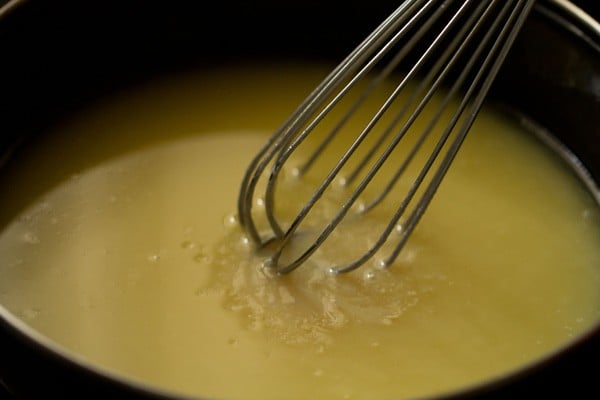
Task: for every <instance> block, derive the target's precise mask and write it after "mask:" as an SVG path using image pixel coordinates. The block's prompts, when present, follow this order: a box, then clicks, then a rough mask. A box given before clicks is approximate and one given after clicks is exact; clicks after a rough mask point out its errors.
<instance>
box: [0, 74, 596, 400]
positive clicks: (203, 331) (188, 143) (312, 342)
mask: <svg viewBox="0 0 600 400" xmlns="http://www.w3.org/2000/svg"><path fill="white" fill-rule="evenodd" d="M326 71H327V69H326V68H325V69H323V68H319V67H314V68H313V67H306V68H304V67H303V68H301V69H300V68H294V67H290V66H285V65H280V66H277V67H276V68H275V67H268V66H260V67H249V68H241V67H240V68H233V69H227V70H221V71H220V72H215V73H213V74H204V75H201V76H188V77H185V78H173V79H166V80H165V81H163V82H156V83H154V84H152V85H148V86H147V87H144V88H141V89H139V91H137V92H135V93H128V94H127V95H124V96H123V97H120V98H116V99H112V100H111V101H109V102H106V103H103V104H98V105H97V107H96V108H94V109H93V110H91V111H89V112H87V113H83V114H82V115H81V116H80V117H79V118H78V119H76V120H72V121H69V122H68V123H65V124H64V125H63V126H60V127H58V128H57V131H56V134H54V135H52V137H51V138H49V139H40V140H39V141H37V142H36V143H34V144H32V145H29V146H26V147H25V148H24V149H23V150H22V151H20V152H18V153H17V154H15V157H13V159H12V160H10V161H9V162H8V163H7V164H6V165H5V166H4V167H3V168H2V169H1V170H0V185H2V187H3V188H10V189H9V190H6V189H5V190H4V191H3V200H2V203H3V206H2V210H0V222H1V224H2V225H1V231H0V254H2V257H1V260H0V303H1V304H2V305H3V306H4V307H6V308H7V309H8V310H9V311H10V312H11V313H13V314H14V315H16V316H18V317H19V318H21V319H22V320H23V321H24V322H25V323H27V324H28V325H30V326H31V327H33V328H35V329H36V330H38V331H39V332H41V333H42V334H43V335H45V336H46V337H47V338H49V339H50V340H52V341H53V342H55V343H56V344H57V345H58V346H60V347H61V348H63V349H65V350H66V351H68V352H70V353H71V354H77V355H78V357H82V358H83V359H84V360H87V361H88V362H90V363H92V364H94V365H97V366H99V367H100V368H101V369H103V370H107V371H111V372H113V373H118V374H121V375H123V376H125V377H127V378H129V379H132V380H134V381H137V382H141V383H143V384H146V385H151V386H152V387H159V388H162V389H165V390H169V391H172V392H174V393H180V394H185V395H192V396H206V397H209V398H218V399H367V398H368V399H386V398H406V397H421V396H428V395H434V394H440V393H443V392H447V391H452V390H457V389H462V388H464V387H466V386H469V385H474V384H479V383H482V382H483V381H486V380H489V379H492V378H494V377H497V376H499V375H503V374H506V373H507V372H510V371H514V370H516V369H519V368H522V367H523V366H525V365H527V364H529V363H531V362H533V361H535V360H538V359H540V358H541V357H544V356H547V355H548V354H550V353H551V352H553V351H555V350H556V349H558V348H560V347H561V346H563V345H565V344H566V343H568V342H569V341H571V340H573V339H575V338H577V337H578V335H580V334H581V333H582V332H585V331H586V330H587V329H589V328H590V326H591V325H592V324H594V323H596V322H597V321H598V319H599V318H600V290H598V287H599V285H600V246H599V243H600V224H599V222H600V213H599V210H598V206H597V204H596V203H595V201H594V200H593V199H592V197H591V196H590V195H589V194H588V192H587V191H586V190H585V189H584V188H583V187H582V185H581V184H580V182H579V181H578V180H577V179H576V178H575V177H574V175H573V173H572V172H571V171H570V170H569V169H568V168H566V167H565V166H564V165H563V163H562V161H559V160H558V158H557V157H556V156H554V155H553V154H551V153H550V152H549V151H547V150H546V149H545V148H544V147H542V146H540V143H539V142H538V140H537V139H536V138H535V137H533V136H532V135H530V134H528V133H526V132H524V130H523V129H522V128H520V127H519V126H518V125H517V124H515V123H514V122H511V121H509V120H508V119H505V118H503V117H501V116H500V115H499V114H495V113H493V112H492V111H490V110H487V111H484V112H483V113H482V114H481V115H480V118H478V120H477V123H476V124H475V126H474V128H473V131H472V132H471V133H470V135H469V136H468V137H467V140H466V141H465V144H464V146H463V148H462V149H461V152H460V154H459V156H458V158H457V159H456V161H455V163H454V164H453V166H452V168H451V170H450V172H449V174H448V176H447V178H446V180H445V181H444V182H443V184H442V187H441V188H440V190H439V192H438V194H437V196H436V198H435V199H434V201H433V203H432V204H431V206H430V208H429V210H428V212H427V214H426V215H425V217H424V218H423V220H422V222H421V224H420V225H419V226H418V228H417V230H416V231H415V234H414V235H413V236H412V237H411V239H410V240H409V242H408V245H407V248H406V249H405V250H404V251H403V252H402V253H401V255H400V257H399V258H398V260H397V261H396V263H395V264H394V265H392V266H391V267H390V268H388V269H385V270H379V269H377V268H375V267H374V266H373V265H372V264H368V265H366V266H364V267H363V268H360V269H359V270H357V271H355V272H353V273H351V274H347V275H343V276H337V277H332V276H329V275H327V274H325V273H323V269H320V268H318V266H317V267H314V266H313V265H310V264H309V265H307V266H303V267H301V268H300V269H299V270H298V271H296V272H294V273H293V274H291V275H289V276H286V277H283V278H277V277H272V276H269V274H265V273H264V271H263V270H262V269H261V267H260V266H261V257H260V256H257V255H256V254H255V253H254V251H253V250H252V247H251V246H250V245H249V244H248V243H247V241H246V240H245V237H244V232H243V231H242V230H241V229H240V228H239V226H238V224H237V223H236V220H235V212H236V200H237V194H238V190H239V184H240V181H241V177H242V174H243V172H244V169H245V167H246V166H247V164H248V162H249V161H250V159H251V158H252V156H253V155H254V154H255V152H256V151H257V150H258V149H259V148H260V147H261V146H262V144H263V143H264V141H265V140H266V138H267V136H268V134H269V133H270V132H271V131H272V130H273V129H275V128H276V127H277V126H278V125H279V123H280V122H281V121H283V120H284V118H285V117H286V116H287V115H288V114H289V113H290V112H291V111H292V110H293V108H294V107H295V106H296V104H298V103H299V102H300V101H301V100H302V98H303V97H304V96H305V95H306V94H307V93H308V91H309V90H310V89H311V88H312V87H313V86H314V85H315V84H316V83H318V81H319V80H320V79H322V77H323V76H324V73H325V72H326ZM285 185H290V186H289V187H288V189H289V190H294V191H295V192H294V193H296V192H297V193H303V192H304V191H307V190H308V188H310V187H312V186H311V184H310V179H307V180H300V181H297V180H293V179H288V180H287V181H285V182H284V189H285ZM290 187H291V189H290ZM289 197H290V198H292V199H291V200H288V203H285V204H284V206H282V207H283V208H284V209H285V208H286V207H288V206H289V207H290V208H293V207H295V206H297V205H298V203H301V199H298V200H294V197H295V196H289ZM295 202H296V203H295ZM283 211H285V210H283ZM384 211H385V210H384ZM385 215H386V213H385V212H381V213H374V214H373V215H371V216H368V217H367V218H368V219H367V220H368V221H369V223H368V224H360V226H358V227H356V230H354V231H352V230H351V231H350V232H349V233H348V234H347V236H345V237H342V238H341V239H339V240H338V241H337V242H336V246H334V250H332V252H333V253H330V254H329V255H328V257H330V258H332V259H335V258H336V257H337V255H341V254H345V253H347V250H349V249H350V248H354V247H356V242H360V240H362V238H363V237H371V236H372V232H371V230H374V229H379V227H380V226H381V224H383V223H385V222H386V221H387V219H386V218H387V217H386V216H385ZM353 229H354V228H353ZM336 252H337V253H336ZM336 254H337V255H336ZM313 267H314V268H313Z"/></svg>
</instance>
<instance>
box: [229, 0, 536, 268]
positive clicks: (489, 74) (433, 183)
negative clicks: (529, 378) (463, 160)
mask: <svg viewBox="0 0 600 400" xmlns="http://www.w3.org/2000/svg"><path fill="white" fill-rule="evenodd" d="M533 4H534V0H487V1H486V0H458V1H454V0H443V1H440V0H406V1H403V2H402V4H401V5H400V6H399V7H398V8H397V9H396V10H395V11H394V12H393V13H392V14H391V15H390V16H389V17H388V18H387V19H386V20H385V21H384V22H383V23H381V25H379V26H378V27H377V28H376V29H375V30H374V31H373V32H372V33H371V34H370V35H369V36H368V37H367V38H366V39H365V40H364V41H363V42H362V43H361V44H360V45H359V46H358V47H356V48H355V49H354V51H352V53H350V54H349V55H348V56H347V57H346V58H345V59H344V60H343V61H342V62H341V63H340V64H339V65H338V66H337V67H336V68H335V69H334V70H333V71H332V72H331V73H330V74H329V75H328V76H327V77H326V78H325V80H324V81H322V82H321V83H320V84H319V85H318V87H317V88H316V89H315V90H314V91H313V92H312V93H311V94H310V95H309V96H308V97H307V98H306V99H305V100H304V102H302V104H301V105H300V106H299V107H298V108H297V109H296V110H295V112H293V113H292V115H291V116H290V117H289V118H288V119H287V120H286V121H285V122H284V123H283V125H282V126H281V127H280V128H279V129H278V130H277V131H276V132H275V133H274V134H273V135H272V136H271V138H270V139H269V140H268V141H267V143H266V145H265V146H264V147H263V148H262V149H261V150H260V151H259V153H258V154H257V155H256V157H255V158H254V159H253V160H252V162H251V163H250V165H249V166H248V169H247V171H246V174H245V176H244V178H243V181H242V185H241V190H240V194H239V200H238V217H239V222H240V224H241V226H242V227H243V228H244V229H245V231H246V232H247V234H248V236H249V237H250V239H251V240H252V241H253V242H254V243H255V245H256V246H257V247H268V248H269V258H268V260H269V265H270V267H271V268H272V269H273V270H274V271H275V272H276V273H277V274H287V273H289V272H291V271H293V270H294V269H296V268H297V267H299V266H300V265H302V264H303V263H304V262H305V261H307V260H308V259H309V258H310V257H311V256H312V255H313V253H314V252H315V251H316V250H317V249H318V248H319V247H320V246H322V245H323V243H325V242H326V241H327V240H328V238H329V237H330V235H331V233H332V232H333V231H334V230H335V229H336V228H337V227H338V226H339V225H340V223H341V221H342V220H343V219H344V218H346V217H347V215H348V213H349V212H350V210H354V208H353V205H355V203H356V201H357V199H359V198H360V196H361V195H362V194H363V192H364V191H365V188H366V187H367V186H368V185H369V184H370V183H371V182H373V180H374V177H375V176H376V175H377V174H378V173H379V171H380V169H381V168H382V167H383V166H384V165H386V163H389V162H390V161H389V160H390V155H391V154H392V153H393V152H395V151H397V150H396V149H397V147H398V144H399V143H400V142H401V141H402V140H403V139H404V138H405V136H407V135H408V134H409V133H412V131H413V130H416V129H417V128H414V127H413V124H414V122H415V120H416V119H417V118H419V117H422V115H421V114H422V113H423V110H424V109H425V108H426V107H432V106H431V104H430V103H431V99H432V98H433V96H434V93H436V92H439V93H442V94H443V101H441V103H440V104H437V105H435V110H434V112H433V113H432V114H431V115H430V116H428V117H427V123H426V124H425V125H426V127H425V129H422V130H419V132H418V136H417V139H416V140H415V141H414V142H411V147H410V148H409V150H408V151H407V152H406V155H404V156H403V157H404V158H403V161H402V162H400V163H398V162H397V161H395V162H394V165H393V166H394V168H395V172H394V173H393V174H392V177H391V178H390V179H389V181H388V182H387V184H385V185H383V187H382V188H381V191H380V193H379V194H378V195H377V196H376V197H375V199H374V200H372V201H371V202H370V203H369V204H368V205H367V206H365V207H363V208H362V209H361V210H360V211H358V212H359V213H367V212H371V211H372V210H373V209H374V208H375V207H376V206H377V205H379V204H380V203H381V202H382V200H383V199H384V198H386V197H389V196H392V195H391V194H390V193H392V189H393V188H394V187H395V186H396V183H397V182H398V181H399V180H400V178H401V177H402V176H403V174H404V173H405V171H406V170H407V168H408V165H409V164H411V163H414V162H415V160H416V159H417V157H415V155H416V154H417V153H418V152H419V151H426V150H423V148H424V146H423V143H424V142H425V141H426V140H429V141H431V140H432V139H431V137H430V136H431V135H433V133H432V132H436V133H435V139H434V140H433V142H432V143H433V146H432V148H430V149H429V150H428V152H427V153H426V155H425V157H424V161H423V163H422V165H420V166H419V168H418V169H417V171H418V173H417V174H416V177H414V178H413V179H412V181H411V182H410V185H409V189H408V190H407V192H406V194H405V195H404V196H398V197H399V198H396V197H394V198H393V200H394V201H395V204H396V205H395V212H393V215H390V218H389V224H388V225H387V227H386V228H385V229H384V230H383V232H381V234H380V235H378V236H377V237H376V238H374V240H373V244H372V245H371V247H369V249H368V250H367V251H365V252H364V253H363V254H361V255H360V256H359V257H358V258H356V259H354V260H351V261H350V262H347V263H344V264H343V265H333V266H331V268H330V271H331V272H333V273H342V272H348V271H352V270H354V269H356V268H358V267H360V266H361V265H363V264H364V263H365V262H367V260H369V259H371V258H372V257H373V256H374V255H375V254H377V253H378V252H379V251H381V250H382V248H383V245H384V244H385V243H386V242H388V241H391V240H394V243H393V246H391V247H389V246H386V248H391V249H392V250H391V251H389V253H388V254H385V255H384V256H383V258H382V262H381V264H382V265H383V266H387V265H390V264H391V263H392V262H393V261H394V260H395V259H396V258H397V256H398V255H399V253H400V252H401V250H402V248H403V247H404V245H405V243H406V242H407V240H408V238H409V236H410V235H411V233H412V232H413V230H414V229H415V227H416V225H417V223H418V222H419V220H420V218H421V216H422V215H423V213H424V212H425V210H426V208H427V206H428V204H429V203H430V201H431V199H432V197H433V196H434V194H435V192H436V190H437V188H438V186H439V185H440V183H441V181H442V179H443V177H444V175H445V174H446V172H447V170H448V168H449V167H450V164H451V163H452V161H453V159H454V157H455V155H456V153H457V151H458V150H459V147H460V146H461V144H462V142H463V140H464V138H465V136H466V134H467V132H468V131H469V130H470V128H471V125H472V124H473V122H474V120H475V118H476V115H477V113H478V111H479V110H480V108H481V106H482V104H483V102H484V99H485V97H486V95H487V93H488V90H489V88H490V86H491V84H492V82H493V80H494V79H495V77H496V75H497V72H498V70H499V69H500V66H501V64H502V63H503V61H504V59H505V56H506V55H507V53H508V51H509V50H510V47H511V45H512V43H513V41H514V39H515V37H516V36H517V33H518V31H519V30H520V28H521V26H522V24H523V22H524V21H525V20H526V17H527V15H528V14H529V11H530V10H531V8H532V6H533ZM393 78H397V80H398V81H399V83H397V85H396V86H395V88H394V89H393V91H392V92H391V94H389V96H387V98H386V99H385V101H384V102H383V104H381V105H380V106H378V107H376V109H375V110H374V112H373V113H372V115H371V116H370V117H369V119H368V121H367V122H366V123H365V124H364V125H360V126H355V125H352V124H350V123H349V121H350V120H351V118H352V116H353V115H354V114H355V113H356V112H357V110H359V109H360V108H362V107H365V106H366V105H368V104H369V102H368V101H367V100H368V99H369V98H370V97H369V96H371V95H372V93H373V92H375V91H376V90H377V87H378V86H380V85H382V82H384V81H386V82H387V81H390V80H392V79H393ZM365 79H369V81H368V83H367V84H366V87H365V86H364V85H363V86H360V85H359V82H362V81H363V80H365ZM411 85H412V86H411ZM359 86H360V90H361V92H360V95H359V96H358V97H357V98H356V99H354V98H353V99H352V101H351V102H350V105H349V106H346V105H345V104H346V103H347V101H344V98H345V97H346V96H348V93H350V92H351V91H352V90H358V89H356V88H358V87H359ZM413 86H414V89H409V87H411V88H412V87H413ZM404 91H410V95H409V96H408V97H407V100H404V101H400V100H399V98H400V93H401V92H404ZM457 96H458V97H457ZM455 98H457V99H458V101H453V100H452V99H455ZM343 104H344V106H343ZM340 107H345V108H344V110H343V111H342V112H341V117H336V118H338V119H337V121H336V122H335V123H334V124H333V128H328V129H329V130H328V131H327V132H326V134H324V136H323V138H322V139H321V138H320V139H319V140H321V141H320V144H319V145H318V146H316V150H314V151H313V152H312V153H310V154H309V156H308V157H307V158H306V161H305V163H304V164H302V165H301V166H300V167H299V168H298V169H297V171H298V172H299V173H300V175H302V174H305V173H306V172H307V171H308V170H309V169H310V167H311V166H312V165H313V164H314V163H315V162H316V161H318V160H319V159H320V158H322V157H323V154H324V152H327V151H330V150H329V148H330V147H331V143H332V141H333V140H334V138H335V137H336V135H338V134H339V132H340V131H341V130H342V129H346V130H347V129H348V128H350V129H352V130H354V131H355V132H356V136H355V137H354V139H353V141H352V143H351V144H350V146H349V147H347V148H345V149H344V150H343V152H342V153H343V154H342V155H341V156H340V158H339V160H338V161H337V162H336V163H335V165H333V167H332V168H331V169H329V170H328V173H327V174H326V176H325V177H324V178H323V180H322V181H321V182H320V183H319V184H318V185H316V187H315V190H314V193H313V194H312V196H310V198H309V200H308V201H307V202H306V203H305V204H304V205H303V207H302V208H301V209H300V211H299V212H298V214H297V215H295V216H292V217H291V218H288V219H286V221H287V222H285V223H284V222H283V221H282V219H281V218H280V217H278V216H277V215H276V211H275V198H276V196H275V194H276V187H277V182H278V180H279V179H280V175H281V171H282V169H283V167H284V165H285V164H286V162H287V161H288V159H289V158H290V156H291V155H292V153H294V152H295V151H296V150H297V148H298V147H299V146H300V145H301V144H302V143H303V142H304V141H305V140H306V139H307V138H309V137H311V136H312V135H316V133H315V132H316V131H317V130H318V129H317V128H319V126H320V124H322V123H323V120H324V119H325V118H327V117H328V116H330V115H331V114H333V113H332V111H333V110H336V112H338V113H339V110H338V109H339V108H340ZM452 107H454V108H452ZM448 110H453V111H452V112H451V113H450V114H448ZM384 115H386V116H387V115H392V117H391V118H387V120H386V118H384ZM443 115H451V117H450V118H449V120H448V121H445V122H444V118H442V116H443ZM384 120H385V121H386V122H384ZM382 124H385V126H380V125H382ZM439 124H442V127H441V129H439V126H438V128H437V130H436V129H434V127H436V125H439ZM370 135H378V136H377V138H376V139H375V140H370V141H369V144H368V146H369V147H368V148H367V149H366V150H364V149H362V150H361V152H359V151H358V149H359V148H361V147H364V146H367V144H366V143H367V140H366V138H367V137H368V136H370ZM359 154H360V155H359ZM357 157H359V158H360V160H359V162H357V163H356V162H355V164H356V165H355V166H354V167H353V169H352V171H351V173H350V174H349V175H347V176H346V177H345V178H344V180H343V184H344V185H345V186H347V187H348V195H347V198H346V199H345V200H344V202H343V203H342V204H341V205H340V208H339V210H338V211H337V213H335V215H334V216H333V217H332V218H331V219H330V220H328V221H326V222H325V223H324V224H323V226H322V227H321V228H320V232H318V233H317V235H316V237H315V239H314V240H313V241H311V242H310V243H309V244H308V245H307V246H306V248H304V249H303V250H302V251H301V252H300V253H299V254H297V255H294V256H293V257H292V259H291V260H286V261H285V262H283V261H282V260H281V254H282V252H283V251H284V250H285V249H286V247H287V246H290V244H291V243H292V242H293V241H294V240H295V237H296V236H297V235H298V234H299V232H301V230H302V229H303V222H304V221H305V219H306V216H307V215H308V214H309V213H310V212H311V210H312V209H313V208H314V207H315V206H316V205H317V204H318V203H319V201H321V199H322V197H323V196H324V193H325V192H326V190H327V189H328V188H329V187H330V186H331V185H332V182H334V180H335V179H336V178H339V177H338V175H339V174H340V171H341V170H342V168H344V167H345V166H347V165H348V163H349V161H350V160H351V159H354V158H357ZM394 160H396V158H394ZM261 179H263V180H264V181H265V185H264V187H265V188H264V192H262V193H261V194H260V195H257V193H256V191H257V188H258V187H260V185H259V184H258V183H259V181H261ZM257 199H260V201H261V202H262V203H263V204H264V207H260V208H259V207H254V205H255V204H256V203H257ZM278 201H282V199H281V198H278ZM283 201H285V198H284V199H283ZM256 208H259V210H256ZM356 212H357V211H352V214H355V213H356ZM257 214H261V218H263V219H264V220H266V221H267V224H266V226H267V228H265V229H262V228H261V229H259V227H258V226H259V223H258V222H257V218H258V216H257ZM401 219H402V224H401V230H400V233H399V234H392V233H393V232H398V229H397V226H398V225H399V221H401ZM286 224H287V226H285V227H284V225H286ZM311 229H313V228H311Z"/></svg>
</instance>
